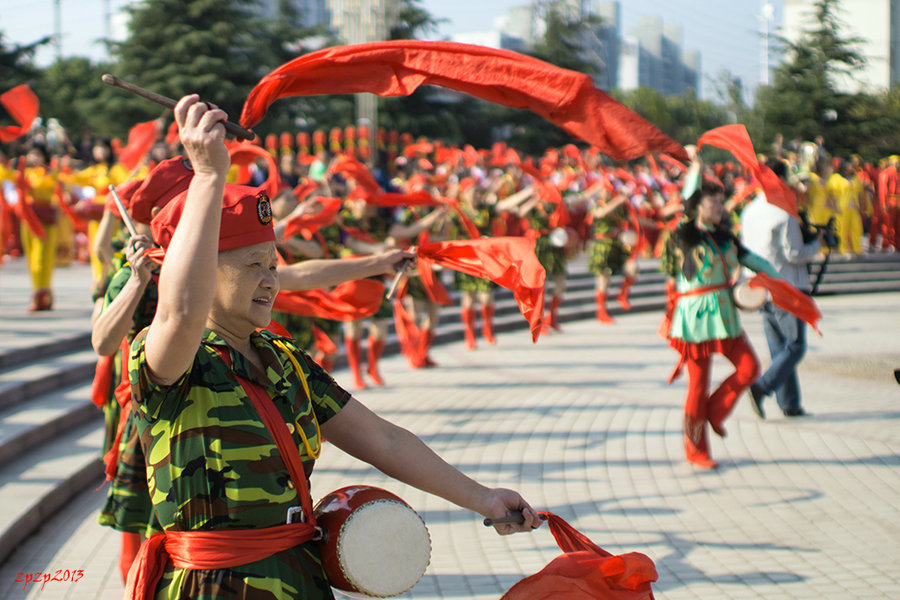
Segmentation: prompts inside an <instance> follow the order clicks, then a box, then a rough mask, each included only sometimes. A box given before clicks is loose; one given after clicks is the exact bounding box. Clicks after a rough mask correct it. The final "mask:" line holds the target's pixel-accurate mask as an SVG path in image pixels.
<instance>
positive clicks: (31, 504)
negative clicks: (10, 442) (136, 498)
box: [0, 412, 103, 563]
mask: <svg viewBox="0 0 900 600" xmlns="http://www.w3.org/2000/svg"><path fill="white" fill-rule="evenodd" d="M102 443H103V426H102V418H101V417H100V414H99V412H98V413H97V416H96V417H94V418H93V419H90V420H88V421H87V422H85V423H83V424H81V425H79V426H78V427H75V428H73V429H71V430H69V431H67V432H65V433H63V434H61V435H58V436H54V437H53V438H52V439H50V440H48V441H46V442H45V443H44V444H42V445H40V446H39V447H36V448H33V449H32V450H30V451H29V452H28V453H27V454H24V455H22V456H19V457H17V458H16V459H15V460H13V461H12V462H9V463H3V465H2V466H0V506H3V507H4V511H3V512H2V513H0V563H2V562H3V561H4V560H5V559H6V557H7V556H9V554H10V553H11V552H12V551H13V550H14V549H15V548H16V547H17V546H18V545H19V544H20V543H21V542H22V540H24V539H25V538H26V537H28V536H29V535H31V534H32V533H34V532H35V531H37V530H38V529H39V528H40V527H41V525H42V524H43V523H44V522H45V521H46V520H47V518H48V517H49V516H50V515H52V514H53V513H55V512H57V511H59V510H62V509H64V507H65V505H66V504H67V503H68V502H69V501H70V499H71V498H73V497H74V496H76V495H77V494H79V493H80V492H82V491H83V490H85V489H87V488H89V487H96V486H97V485H98V484H99V483H100V481H101V477H102V473H103V469H102V463H101V462H100V448H101V445H102Z"/></svg>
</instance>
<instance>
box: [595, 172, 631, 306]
mask: <svg viewBox="0 0 900 600" xmlns="http://www.w3.org/2000/svg"><path fill="white" fill-rule="evenodd" d="M597 191H598V193H599V196H598V197H599V201H598V202H597V204H596V206H595V207H594V209H593V211H592V212H591V218H592V220H593V223H592V224H591V226H592V230H593V240H592V241H591V253H590V257H589V259H588V270H589V271H590V272H591V273H593V274H594V277H595V288H594V289H595V295H596V299H597V320H599V321H600V322H602V323H612V322H613V318H612V317H610V316H609V313H608V312H607V311H606V295H607V290H608V289H609V279H610V277H611V276H612V275H619V274H624V275H625V280H624V281H623V283H622V290H621V293H620V294H619V302H620V304H622V306H623V308H626V310H627V309H628V308H630V307H631V305H630V304H628V288H629V287H630V286H631V284H632V283H633V282H634V281H635V280H636V278H637V265H636V263H635V261H634V259H633V258H632V256H631V248H629V247H627V246H626V245H625V244H624V243H623V242H622V240H621V238H620V237H619V233H620V232H621V230H622V228H623V226H624V225H625V223H626V222H627V220H628V214H627V212H626V211H627V210H628V209H627V207H626V204H627V203H628V197H627V196H626V195H625V194H622V193H618V194H615V195H614V196H613V197H612V198H610V197H609V196H610V193H609V192H608V191H607V190H606V189H605V188H604V187H601V188H600V189H599V190H597Z"/></svg>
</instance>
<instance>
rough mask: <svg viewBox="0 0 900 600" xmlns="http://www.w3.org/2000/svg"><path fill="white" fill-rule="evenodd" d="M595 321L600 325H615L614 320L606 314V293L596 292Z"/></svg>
mask: <svg viewBox="0 0 900 600" xmlns="http://www.w3.org/2000/svg"><path fill="white" fill-rule="evenodd" d="M596 299H597V320H598V321H600V322H601V323H607V324H611V323H615V322H616V321H615V319H613V318H612V317H611V316H609V313H608V312H606V292H597V293H596Z"/></svg>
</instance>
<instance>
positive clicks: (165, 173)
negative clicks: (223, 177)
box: [126, 156, 194, 223]
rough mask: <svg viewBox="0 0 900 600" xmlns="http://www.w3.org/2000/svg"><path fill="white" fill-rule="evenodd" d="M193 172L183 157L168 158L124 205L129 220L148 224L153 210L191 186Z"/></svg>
mask: <svg viewBox="0 0 900 600" xmlns="http://www.w3.org/2000/svg"><path fill="white" fill-rule="evenodd" d="M193 177H194V171H193V169H191V163H190V162H188V160H187V159H186V158H184V157H183V156H176V157H174V158H169V159H166V160H164V161H162V162H161V163H159V164H158V165H156V168H154V169H153V170H152V171H150V174H149V175H147V177H146V179H144V180H143V182H142V183H141V186H140V187H139V188H138V189H137V191H135V192H134V194H132V196H131V202H130V203H129V204H126V207H127V208H128V212H129V213H130V214H131V218H132V219H134V220H135V221H137V222H139V223H150V219H151V218H153V209H154V208H162V207H163V206H165V205H166V204H167V203H168V202H169V201H170V200H171V199H172V198H174V197H175V196H177V195H178V194H180V193H181V192H183V191H184V190H186V189H187V188H188V186H189V185H190V184H191V179H193Z"/></svg>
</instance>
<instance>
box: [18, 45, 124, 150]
mask: <svg viewBox="0 0 900 600" xmlns="http://www.w3.org/2000/svg"><path fill="white" fill-rule="evenodd" d="M108 70H109V67H108V65H106V66H104V65H97V64H94V63H93V62H91V61H90V60H89V59H87V58H83V57H74V58H63V59H60V60H57V61H56V62H54V63H53V64H52V65H50V66H49V67H47V68H45V69H43V70H42V71H41V73H40V76H39V77H38V78H37V80H36V82H35V85H34V92H35V93H36V94H37V96H38V98H40V99H41V114H42V115H45V116H47V117H53V118H55V119H57V120H58V121H59V122H60V123H61V124H62V126H63V127H64V128H65V129H66V130H67V131H68V132H69V136H70V137H75V136H76V135H77V134H78V133H79V132H80V130H81V129H84V128H87V129H89V130H90V131H92V132H94V133H96V134H98V135H106V136H108V135H112V134H113V133H114V128H111V127H110V123H109V122H108V120H107V119H106V118H105V116H104V114H103V113H102V112H95V111H94V110H93V109H94V104H95V98H96V97H97V96H98V95H99V94H101V93H103V92H104V89H103V88H104V87H106V86H105V85H104V84H103V83H102V82H101V81H100V75H102V74H103V73H105V72H107V71H108Z"/></svg>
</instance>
